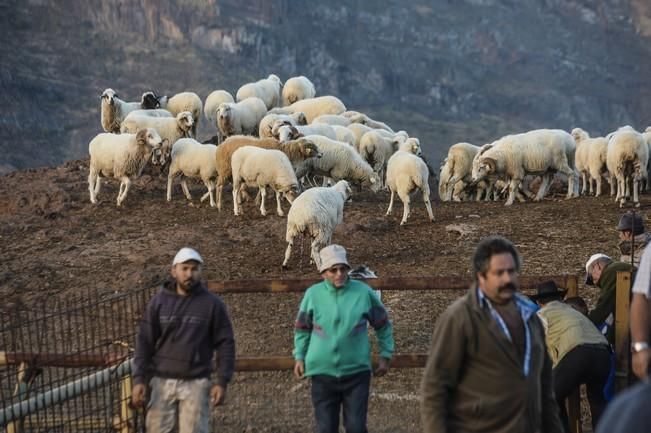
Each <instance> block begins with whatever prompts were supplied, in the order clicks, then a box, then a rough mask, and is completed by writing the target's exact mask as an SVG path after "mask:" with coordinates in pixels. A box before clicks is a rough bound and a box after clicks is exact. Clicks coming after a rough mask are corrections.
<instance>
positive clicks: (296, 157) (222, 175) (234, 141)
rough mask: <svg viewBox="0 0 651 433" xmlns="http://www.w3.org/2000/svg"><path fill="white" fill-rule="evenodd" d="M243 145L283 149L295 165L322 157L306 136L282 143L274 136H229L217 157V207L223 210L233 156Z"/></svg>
mask: <svg viewBox="0 0 651 433" xmlns="http://www.w3.org/2000/svg"><path fill="white" fill-rule="evenodd" d="M243 146H257V147H261V148H263V149H276V150H281V151H283V152H284V153H285V155H287V157H288V158H289V161H290V162H291V163H292V165H293V166H294V167H297V166H299V165H300V164H301V163H302V162H303V161H305V160H306V159H308V158H320V157H321V152H320V150H319V148H318V147H317V145H316V144H314V142H313V141H311V140H308V139H306V138H299V139H297V140H292V141H288V142H286V143H280V142H279V141H278V140H276V139H273V138H256V137H249V136H244V135H236V136H233V137H229V138H227V139H226V140H224V142H223V143H222V144H220V145H219V146H217V151H216V152H215V159H216V162H217V173H218V176H217V209H219V210H221V205H222V190H223V188H224V185H225V184H226V181H228V180H230V179H232V171H231V169H232V167H231V158H232V155H233V153H234V152H235V151H236V150H237V149H239V148H240V147H243Z"/></svg>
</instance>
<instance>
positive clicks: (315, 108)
mask: <svg viewBox="0 0 651 433" xmlns="http://www.w3.org/2000/svg"><path fill="white" fill-rule="evenodd" d="M279 111H282V113H278V114H291V113H296V112H298V111H302V112H303V113H305V117H306V118H307V123H308V124H310V123H312V121H313V120H314V119H316V118H317V117H319V116H321V115H322V114H341V113H343V112H344V111H346V106H345V105H344V103H343V102H341V100H340V99H339V98H337V97H335V96H318V97H316V98H310V99H303V100H301V101H297V102H294V103H293V104H292V105H290V106H288V107H284V108H283V109H282V110H279ZM274 112H276V110H274Z"/></svg>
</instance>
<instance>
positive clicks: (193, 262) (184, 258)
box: [171, 247, 203, 292]
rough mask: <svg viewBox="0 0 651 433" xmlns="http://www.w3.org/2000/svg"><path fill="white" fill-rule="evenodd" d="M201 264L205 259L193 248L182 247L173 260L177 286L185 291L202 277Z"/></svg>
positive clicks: (173, 275)
mask: <svg viewBox="0 0 651 433" xmlns="http://www.w3.org/2000/svg"><path fill="white" fill-rule="evenodd" d="M201 265H203V259H202V258H201V256H200V255H199V253H198V252H197V251H195V250H193V249H192V248H187V247H186V248H181V249H180V250H179V252H178V253H176V256H174V260H173V261H172V270H171V274H172V277H173V278H174V279H175V280H176V286H177V288H180V289H182V290H183V291H185V292H188V291H190V290H192V287H193V286H194V285H195V284H196V283H197V282H199V280H200V279H201Z"/></svg>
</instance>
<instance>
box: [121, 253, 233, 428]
mask: <svg viewBox="0 0 651 433" xmlns="http://www.w3.org/2000/svg"><path fill="white" fill-rule="evenodd" d="M202 265H203V259H202V258H201V256H200V255H199V253H198V252H197V251H195V250H193V249H191V248H181V250H179V252H178V253H177V254H176V256H175V257H174V260H173V262H172V270H171V275H172V278H171V279H169V280H168V281H166V282H165V283H164V284H163V286H162V288H161V289H160V291H159V292H158V293H157V294H156V295H155V296H154V297H153V298H152V300H151V301H150V302H149V304H148V305H147V309H146V311H145V315H144V317H143V319H142V320H141V322H140V328H139V331H138V336H137V340H136V354H135V357H134V362H133V365H134V370H133V380H134V383H135V385H134V387H133V392H132V402H133V405H134V406H136V407H140V406H142V405H144V403H145V400H146V393H147V392H146V391H147V387H146V384H147V383H149V389H150V396H149V403H148V405H147V420H146V424H147V432H148V433H168V432H171V431H172V430H173V429H174V427H175V425H178V429H179V430H178V431H179V433H208V431H209V429H210V412H211V411H210V403H212V404H213V405H215V406H216V405H220V404H221V403H222V402H223V400H224V397H225V393H226V386H227V384H228V382H229V381H230V379H231V377H232V376H233V370H234V366H235V341H234V338H233V329H232V326H231V321H230V318H229V316H228V312H227V310H226V306H225V305H224V303H223V302H222V301H221V300H220V299H219V297H217V296H216V295H214V294H212V293H210V292H209V291H208V290H207V289H206V287H205V286H204V285H203V283H202V282H201V267H202ZM215 350H216V351H217V353H218V365H219V367H218V378H217V381H216V383H215V384H214V385H212V386H211V380H210V375H211V372H212V364H213V355H214V352H215ZM177 411H178V414H177Z"/></svg>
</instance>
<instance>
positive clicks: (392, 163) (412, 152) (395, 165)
mask: <svg viewBox="0 0 651 433" xmlns="http://www.w3.org/2000/svg"><path fill="white" fill-rule="evenodd" d="M421 153H422V151H421V148H420V143H419V142H418V140H417V139H414V138H409V139H407V140H405V141H404V142H403V143H402V144H401V146H400V149H399V150H398V151H397V152H396V153H394V154H393V155H392V156H391V158H389V162H388V164H387V185H388V186H389V191H391V199H390V201H389V209H388V210H387V214H386V215H387V216H390V215H391V212H392V211H393V199H394V196H395V194H396V192H397V193H398V196H399V197H400V200H402V204H403V212H402V221H400V225H405V223H406V222H407V218H409V214H410V212H411V211H410V209H409V201H410V199H409V194H411V192H413V191H414V190H416V189H420V190H421V191H422V193H423V201H424V202H425V207H426V208H427V214H428V215H429V220H430V221H434V214H433V213H432V204H431V203H430V200H429V192H430V190H429V170H428V168H427V165H425V162H424V161H423V160H422V159H421V157H420V155H421Z"/></svg>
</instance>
